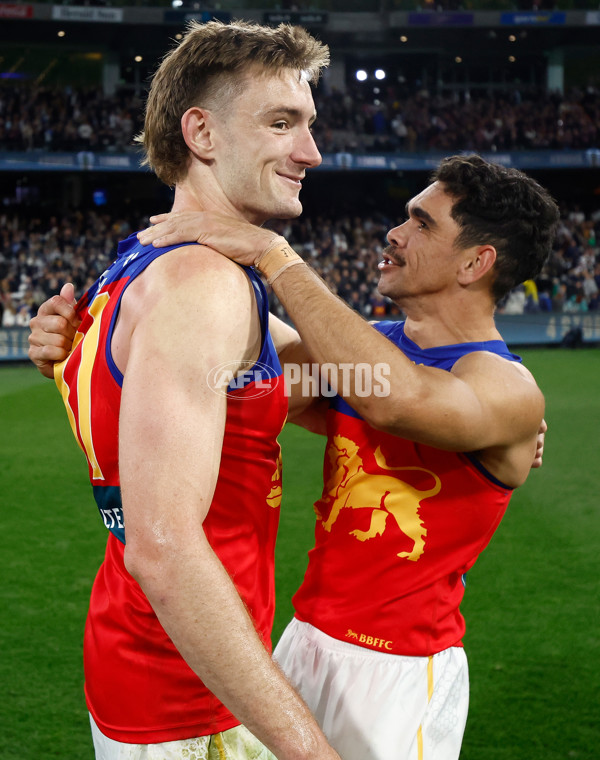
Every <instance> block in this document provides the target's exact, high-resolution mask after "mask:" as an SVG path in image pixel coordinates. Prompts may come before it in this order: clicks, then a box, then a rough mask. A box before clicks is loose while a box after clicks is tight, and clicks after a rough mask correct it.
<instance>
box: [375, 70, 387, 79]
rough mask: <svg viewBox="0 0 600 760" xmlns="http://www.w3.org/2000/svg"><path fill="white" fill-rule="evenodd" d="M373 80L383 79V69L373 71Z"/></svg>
mask: <svg viewBox="0 0 600 760" xmlns="http://www.w3.org/2000/svg"><path fill="white" fill-rule="evenodd" d="M375 79H385V71H384V70H383V69H375Z"/></svg>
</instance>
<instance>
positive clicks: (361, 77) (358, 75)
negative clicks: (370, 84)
mask: <svg viewBox="0 0 600 760" xmlns="http://www.w3.org/2000/svg"><path fill="white" fill-rule="evenodd" d="M356 78H357V79H358V81H359V82H364V81H365V80H366V78H367V72H366V71H365V70H364V69H359V70H358V71H357V72H356Z"/></svg>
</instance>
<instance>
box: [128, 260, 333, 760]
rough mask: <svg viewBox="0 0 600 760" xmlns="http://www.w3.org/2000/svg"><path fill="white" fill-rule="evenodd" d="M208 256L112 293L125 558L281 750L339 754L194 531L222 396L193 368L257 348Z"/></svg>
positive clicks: (216, 443)
mask: <svg viewBox="0 0 600 760" xmlns="http://www.w3.org/2000/svg"><path fill="white" fill-rule="evenodd" d="M205 259H206V257H203V258H202V259H201V258H200V257H198V256H197V254H196V255H195V256H194V252H193V249H189V248H188V249H186V251H185V252H178V253H177V254H175V255H173V254H169V255H166V256H164V257H161V259H159V260H158V261H157V262H155V263H154V264H153V265H152V267H150V268H149V270H148V271H147V273H145V274H144V275H143V276H142V277H140V278H138V281H139V282H140V283H141V281H142V280H145V281H144V282H143V283H141V284H140V287H139V288H138V290H137V291H136V290H135V289H134V288H135V286H136V284H137V282H138V281H136V283H134V285H132V286H131V288H130V291H131V292H128V293H127V294H126V296H125V297H124V300H123V309H122V313H121V317H120V319H121V320H122V322H121V325H120V328H119V329H120V338H119V339H120V340H121V341H123V343H122V344H121V346H120V348H119V352H120V355H121V356H125V357H126V367H125V372H124V375H125V379H124V383H123V395H122V411H121V419H120V449H119V458H120V468H121V485H122V496H123V509H124V515H125V523H126V526H127V546H126V550H125V552H126V553H125V561H126V565H127V568H128V570H129V572H131V574H132V575H133V576H134V577H135V578H136V579H137V580H138V582H139V583H140V586H141V588H142V589H143V591H144V593H145V594H146V596H147V597H148V599H149V601H150V603H151V605H152V607H153V609H154V610H155V612H156V614H157V616H158V618H159V620H160V621H161V624H162V625H163V627H164V628H165V630H166V631H167V633H168V634H169V636H170V637H171V639H172V640H173V642H174V643H175V645H176V647H177V648H178V650H179V651H180V652H181V654H182V656H183V657H184V658H185V660H186V661H187V663H188V664H189V665H190V667H191V668H192V669H193V670H194V671H195V672H196V673H197V674H198V676H199V677H200V678H201V679H202V680H203V681H204V683H205V684H206V685H207V686H208V687H209V689H211V691H213V693H215V694H216V695H217V696H218V697H219V699H221V700H222V701H223V702H224V704H226V705H227V706H228V707H229V709H230V710H231V711H232V712H233V713H234V714H235V715H236V717H238V719H239V720H241V721H242V722H243V723H244V724H245V725H246V726H247V727H248V728H249V729H250V730H251V731H252V732H253V733H254V734H255V735H256V736H257V737H258V738H259V739H261V741H263V743H264V744H265V745H267V746H268V747H269V748H270V749H271V750H272V751H273V752H274V753H275V754H276V755H277V756H278V757H279V758H280V759H281V760H284V759H287V758H289V759H290V760H292V759H293V760H296V758H298V759H300V758H302V759H303V760H307V759H308V758H313V757H324V758H328V759H333V758H337V755H336V754H335V753H334V752H333V751H332V750H331V749H329V748H328V747H327V745H326V743H325V740H324V738H323V736H322V734H321V732H320V731H319V729H318V727H317V726H316V723H315V722H314V720H313V719H312V717H311V716H310V714H309V712H308V710H307V708H306V707H305V706H304V704H303V703H302V701H301V700H300V698H299V697H298V696H297V695H296V693H295V692H294V691H293V690H292V688H291V687H290V686H289V685H288V683H287V681H286V680H285V679H284V677H283V676H282V674H281V673H280V672H279V670H278V668H277V666H276V665H275V664H274V663H273V661H272V660H271V658H270V656H269V654H268V652H267V651H266V650H265V648H264V646H263V644H262V643H261V641H260V639H259V637H258V635H257V633H256V631H255V629H254V626H253V624H252V621H251V619H250V617H249V615H248V614H247V612H246V609H245V607H244V605H243V603H242V601H241V599H240V597H239V596H238V594H237V591H236V589H235V587H234V585H233V583H232V581H231V579H230V577H229V575H228V573H227V572H226V571H225V569H224V567H223V566H222V564H221V562H220V561H219V559H218V558H217V556H216V555H215V554H214V552H213V550H212V549H211V547H210V545H209V544H208V541H207V539H206V535H205V533H204V530H203V528H202V522H203V520H204V518H205V517H206V515H207V513H208V510H209V509H210V504H211V500H212V496H213V492H214V488H215V483H216V479H217V474H218V469H219V461H220V452H221V444H222V439H223V432H224V425H225V414H226V398H225V396H222V395H218V394H215V393H214V392H213V391H212V390H210V389H209V387H208V385H207V384H206V383H203V382H201V381H200V378H203V377H206V375H207V373H208V371H209V370H210V369H211V368H213V367H214V366H217V365H219V364H221V363H222V362H225V361H230V360H231V358H232V357H236V358H239V359H240V360H244V359H248V358H251V357H250V356H249V355H248V346H249V345H250V346H255V344H254V341H253V337H252V335H251V334H250V333H251V329H250V324H251V317H250V315H251V313H252V309H253V308H254V304H253V302H252V298H251V288H250V286H249V284H248V282H247V280H246V278H245V276H244V275H243V273H241V271H240V270H238V269H237V267H232V266H231V264H229V263H228V262H225V261H224V260H223V261H219V260H218V259H216V256H215V255H214V254H209V257H208V262H207V261H206V260H205ZM152 269H153V271H152V272H151V271H150V270H152ZM146 274H147V275H148V278H146ZM232 303H235V304H236V308H235V309H231V304H232ZM115 337H117V336H116V335H115ZM127 343H128V345H125V344H127ZM253 358H256V355H255V356H254V357H253Z"/></svg>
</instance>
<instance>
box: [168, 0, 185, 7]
mask: <svg viewBox="0 0 600 760" xmlns="http://www.w3.org/2000/svg"><path fill="white" fill-rule="evenodd" d="M182 5H183V0H172V2H171V6H172V7H173V8H181V6H182Z"/></svg>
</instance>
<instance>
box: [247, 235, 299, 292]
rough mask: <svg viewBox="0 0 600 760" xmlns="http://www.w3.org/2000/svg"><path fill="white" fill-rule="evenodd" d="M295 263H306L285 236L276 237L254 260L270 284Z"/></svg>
mask: <svg viewBox="0 0 600 760" xmlns="http://www.w3.org/2000/svg"><path fill="white" fill-rule="evenodd" d="M295 264H304V259H302V257H301V256H299V255H298V254H297V253H296V251H294V249H293V248H292V247H291V245H290V244H289V243H288V241H287V240H286V239H285V238H284V237H281V236H279V237H276V238H274V240H273V241H272V243H271V244H270V245H269V246H268V247H267V248H265V250H264V251H263V252H262V253H261V254H260V256H259V257H258V258H257V259H256V261H255V262H254V266H255V267H256V268H257V269H258V270H259V271H260V272H262V274H264V276H265V277H266V278H267V283H268V284H269V285H270V284H271V283H272V282H273V280H275V279H276V278H277V277H279V275H280V274H281V273H282V272H284V271H285V270H286V269H288V268H289V267H292V266H294V265H295Z"/></svg>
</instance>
